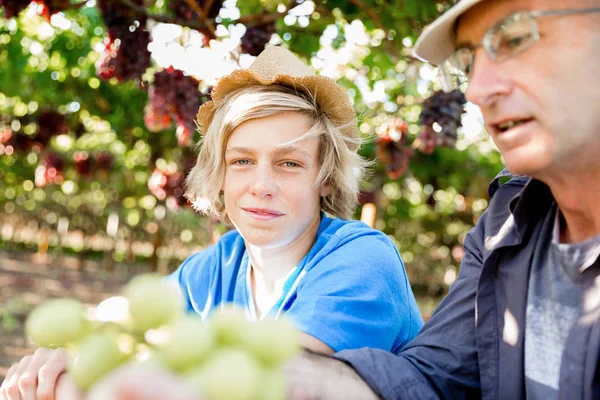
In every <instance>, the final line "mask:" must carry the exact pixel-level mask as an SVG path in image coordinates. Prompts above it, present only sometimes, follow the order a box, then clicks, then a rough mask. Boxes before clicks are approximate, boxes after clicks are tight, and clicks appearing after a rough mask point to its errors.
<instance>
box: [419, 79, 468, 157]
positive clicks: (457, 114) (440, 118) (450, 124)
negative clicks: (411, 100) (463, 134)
mask: <svg viewBox="0 0 600 400" xmlns="http://www.w3.org/2000/svg"><path fill="white" fill-rule="evenodd" d="M466 102H467V100H466V99H465V95H464V94H463V93H462V92H461V91H460V90H458V89H457V90H454V91H452V92H449V93H446V92H444V91H441V90H440V91H437V92H434V93H433V94H432V95H431V96H430V97H429V98H427V99H426V100H425V101H424V102H423V104H422V106H423V110H422V111H421V115H420V116H419V122H420V123H421V126H422V128H421V133H420V135H419V137H418V141H419V150H420V151H421V152H423V153H425V154H431V153H433V150H434V149H435V146H436V145H441V146H445V147H454V145H455V144H456V139H457V138H458V133H457V130H458V128H459V127H461V126H462V121H461V116H462V114H463V112H464V111H465V109H464V104H465V103H466Z"/></svg>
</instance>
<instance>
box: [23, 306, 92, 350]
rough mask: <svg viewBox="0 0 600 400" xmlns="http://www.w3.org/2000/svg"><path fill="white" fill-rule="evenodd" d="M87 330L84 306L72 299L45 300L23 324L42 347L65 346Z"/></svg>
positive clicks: (29, 334) (26, 330)
mask: <svg viewBox="0 0 600 400" xmlns="http://www.w3.org/2000/svg"><path fill="white" fill-rule="evenodd" d="M87 330H88V321H87V320H86V319H85V308H84V306H83V304H82V303H81V302H79V301H77V300H73V299H53V300H48V301H46V302H45V303H44V304H41V305H40V306H38V307H37V308H35V309H34V310H33V311H32V312H31V314H29V317H28V318H27V322H26V324H25V332H26V333H27V335H28V336H29V337H31V339H32V340H33V341H34V342H35V343H36V344H37V345H39V346H44V347H54V346H59V347H66V346H67V345H69V344H70V343H73V342H76V341H78V340H79V339H81V338H82V337H83V336H84V335H85V334H86V333H87Z"/></svg>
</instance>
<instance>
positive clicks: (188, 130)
mask: <svg viewBox="0 0 600 400" xmlns="http://www.w3.org/2000/svg"><path fill="white" fill-rule="evenodd" d="M199 85H200V82H199V81H198V80H196V79H194V78H192V77H191V76H187V75H184V73H183V72H182V71H179V70H175V69H173V68H168V69H166V70H163V71H160V72H157V73H156V74H155V75H154V84H153V85H152V86H151V87H150V89H149V91H148V104H147V105H146V107H145V109H144V121H145V123H146V127H147V128H148V129H149V130H150V131H153V132H158V131H161V130H164V129H167V128H169V127H170V126H171V124H172V122H173V121H175V122H176V124H177V131H176V134H177V142H178V143H179V145H180V146H189V145H191V144H192V139H193V136H194V132H195V128H196V127H195V125H194V119H195V117H196V113H197V112H198V108H199V107H200V105H201V104H202V103H203V102H205V101H207V100H209V97H210V96H209V95H208V94H203V93H201V92H200V91H199V90H198V86H199Z"/></svg>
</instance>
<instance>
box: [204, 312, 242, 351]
mask: <svg viewBox="0 0 600 400" xmlns="http://www.w3.org/2000/svg"><path fill="white" fill-rule="evenodd" d="M208 322H209V323H210V325H211V327H212V328H213V330H214V331H215V333H216V335H217V340H218V342H219V344H220V345H221V346H239V345H244V343H245V338H244V336H245V335H246V332H247V330H248V328H249V326H250V325H252V324H251V323H250V322H248V321H247V320H246V318H245V317H244V312H243V311H242V310H240V309H239V308H236V307H234V306H226V307H224V308H223V310H222V312H219V310H216V311H215V312H214V313H213V314H212V315H211V316H210V318H209V320H208Z"/></svg>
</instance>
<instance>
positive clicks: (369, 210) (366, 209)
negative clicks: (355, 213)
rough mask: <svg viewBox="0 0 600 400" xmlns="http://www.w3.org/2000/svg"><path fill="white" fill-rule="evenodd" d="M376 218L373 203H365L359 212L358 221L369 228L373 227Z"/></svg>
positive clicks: (375, 209)
mask: <svg viewBox="0 0 600 400" xmlns="http://www.w3.org/2000/svg"><path fill="white" fill-rule="evenodd" d="M376 217H377V207H376V206H375V204H373V203H365V204H364V205H363V206H362V209H361V212H360V220H361V221H362V222H364V223H365V224H367V225H369V226H370V227H371V228H373V227H374V226H375V219H376Z"/></svg>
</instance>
